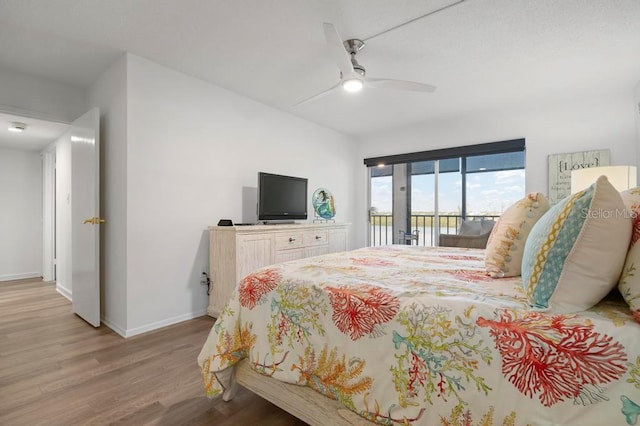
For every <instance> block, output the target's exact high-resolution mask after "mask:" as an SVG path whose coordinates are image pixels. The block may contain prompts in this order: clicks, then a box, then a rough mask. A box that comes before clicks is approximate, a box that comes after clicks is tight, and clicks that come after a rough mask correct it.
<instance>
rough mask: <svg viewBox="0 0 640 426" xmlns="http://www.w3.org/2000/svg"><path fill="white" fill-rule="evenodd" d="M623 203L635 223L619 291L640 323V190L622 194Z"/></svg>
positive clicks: (631, 190) (634, 189)
mask: <svg viewBox="0 0 640 426" xmlns="http://www.w3.org/2000/svg"><path fill="white" fill-rule="evenodd" d="M620 195H622V201H624V204H625V205H626V206H627V209H629V212H628V213H629V216H630V217H631V220H632V221H633V232H632V234H631V245H630V246H629V252H628V253H627V260H626V261H625V263H624V268H622V277H620V282H619V283H618V290H620V293H621V294H622V297H624V300H626V301H627V303H628V304H629V307H630V308H631V312H632V313H633V317H634V318H635V319H636V321H638V322H640V271H639V270H638V268H639V267H640V244H638V240H640V188H632V189H629V190H627V191H624V192H622V193H621V194H620Z"/></svg>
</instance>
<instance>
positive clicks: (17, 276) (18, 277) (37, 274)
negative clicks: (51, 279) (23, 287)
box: [0, 272, 42, 281]
mask: <svg viewBox="0 0 640 426" xmlns="http://www.w3.org/2000/svg"><path fill="white" fill-rule="evenodd" d="M41 276H42V273H41V272H24V273H22V274H5V275H0V281H13V280H24V279H27V278H39V277H41Z"/></svg>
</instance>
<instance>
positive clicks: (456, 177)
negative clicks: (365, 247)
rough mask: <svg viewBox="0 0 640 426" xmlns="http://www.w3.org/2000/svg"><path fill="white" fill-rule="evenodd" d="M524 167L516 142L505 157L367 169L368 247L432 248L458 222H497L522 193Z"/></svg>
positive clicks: (462, 158) (470, 157)
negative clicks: (475, 220) (368, 195)
mask: <svg viewBox="0 0 640 426" xmlns="http://www.w3.org/2000/svg"><path fill="white" fill-rule="evenodd" d="M509 142H511V141H509ZM496 144H500V143H496ZM496 151H497V150H496ZM419 154H420V153H419ZM365 164H366V160H365ZM524 164H525V163H524V141H522V148H520V149H519V150H513V151H508V152H494V153H489V154H485V153H481V154H475V155H474V153H473V151H472V150H470V152H469V154H468V155H457V156H454V157H451V158H439V159H432V160H423V161H406V162H395V164H387V165H383V164H380V165H377V166H370V167H369V181H370V182H369V183H370V186H369V188H370V210H369V221H370V223H369V225H370V230H369V244H370V245H373V246H378V245H388V244H417V245H422V246H436V245H438V236H439V235H440V234H455V233H457V232H458V229H459V227H460V223H461V222H462V220H465V219H466V220H474V219H483V218H486V219H494V220H495V219H497V218H498V217H499V216H500V215H501V214H502V212H503V211H504V210H505V209H506V208H508V207H509V206H510V205H512V204H513V203H514V202H516V201H517V200H519V199H521V198H522V197H523V196H524V194H525V170H524Z"/></svg>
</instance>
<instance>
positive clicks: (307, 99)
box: [293, 82, 341, 107]
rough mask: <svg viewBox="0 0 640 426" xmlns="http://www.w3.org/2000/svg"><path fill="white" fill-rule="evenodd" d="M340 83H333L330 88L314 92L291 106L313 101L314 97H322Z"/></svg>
mask: <svg viewBox="0 0 640 426" xmlns="http://www.w3.org/2000/svg"><path fill="white" fill-rule="evenodd" d="M340 84H341V82H338V83H336V84H335V85H333V86H331V87H330V88H328V89H327V90H324V91H322V92H320V93H317V94H315V95H313V96H310V97H308V98H306V99H303V100H301V101H300V102H298V103H296V104H294V105H293V106H294V107H297V106H300V105H303V104H306V103H308V102H311V101H315V100H316V99H320V98H322V97H324V96H325V95H328V94H329V93H331V92H333V91H334V90H335V89H336V88H338V87H339V86H340Z"/></svg>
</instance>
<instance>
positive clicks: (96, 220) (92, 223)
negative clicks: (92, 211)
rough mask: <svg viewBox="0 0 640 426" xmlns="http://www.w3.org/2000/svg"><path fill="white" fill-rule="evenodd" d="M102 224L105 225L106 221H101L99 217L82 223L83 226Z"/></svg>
mask: <svg viewBox="0 0 640 426" xmlns="http://www.w3.org/2000/svg"><path fill="white" fill-rule="evenodd" d="M100 223H104V219H100V218H99V217H91V218H89V219H85V220H84V221H83V222H82V224H83V225H87V224H91V225H98V224H100Z"/></svg>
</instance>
